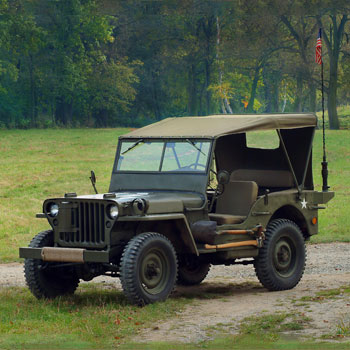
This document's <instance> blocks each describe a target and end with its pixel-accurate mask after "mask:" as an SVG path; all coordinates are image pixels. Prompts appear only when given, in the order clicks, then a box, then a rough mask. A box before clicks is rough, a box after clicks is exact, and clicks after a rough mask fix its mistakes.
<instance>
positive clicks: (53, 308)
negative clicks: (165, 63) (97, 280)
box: [0, 284, 190, 349]
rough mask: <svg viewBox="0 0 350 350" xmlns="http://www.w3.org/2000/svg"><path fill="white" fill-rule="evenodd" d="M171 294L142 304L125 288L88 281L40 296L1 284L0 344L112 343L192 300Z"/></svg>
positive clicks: (14, 346)
mask: <svg viewBox="0 0 350 350" xmlns="http://www.w3.org/2000/svg"><path fill="white" fill-rule="evenodd" d="M189 302H190V301H189V299H185V298H176V299H173V298H170V299H168V300H167V301H166V302H163V303H157V304H152V305H148V306H145V307H143V308H140V307H137V306H132V305H129V304H128V302H127V301H126V299H125V297H124V296H123V295H122V293H121V292H119V291H116V290H111V289H109V290H106V289H103V288H102V287H101V286H100V285H96V284H92V285H84V286H83V287H79V289H78V291H77V292H76V294H74V295H73V296H70V297H61V298H58V299H55V300H36V299H35V298H34V297H33V296H32V295H31V294H30V292H29V291H28V290H27V288H3V289H0V349H22V348H26V349H28V348H35V349H40V348H42V349H102V348H103V349H105V348H107V349H110V348H115V347H117V346H118V345H120V344H121V343H124V342H126V341H130V340H131V339H132V336H133V335H135V334H137V333H138V332H139V331H140V330H142V329H143V328H146V327H147V328H148V327H152V326H157V325H159V324H160V323H161V321H162V320H164V319H167V318H169V317H172V316H174V315H175V312H179V311H181V309H182V308H183V307H184V306H185V305H186V304H187V303H189Z"/></svg>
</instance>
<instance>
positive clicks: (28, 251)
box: [19, 247, 110, 264]
mask: <svg viewBox="0 0 350 350" xmlns="http://www.w3.org/2000/svg"><path fill="white" fill-rule="evenodd" d="M19 257H20V258H25V259H38V260H43V261H51V262H65V263H66V262H68V263H81V264H83V263H86V262H96V263H108V262H109V261H110V252H108V251H100V250H87V249H80V248H56V247H43V248H27V247H22V248H19Z"/></svg>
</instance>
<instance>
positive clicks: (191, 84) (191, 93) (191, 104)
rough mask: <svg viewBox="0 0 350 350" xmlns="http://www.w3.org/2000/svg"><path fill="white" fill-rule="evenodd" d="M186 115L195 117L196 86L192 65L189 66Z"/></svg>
mask: <svg viewBox="0 0 350 350" xmlns="http://www.w3.org/2000/svg"><path fill="white" fill-rule="evenodd" d="M188 113H189V115H191V116H194V115H197V84H196V74H195V66H194V65H193V64H191V65H190V70H189V74H188Z"/></svg>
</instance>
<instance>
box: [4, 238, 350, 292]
mask: <svg viewBox="0 0 350 350" xmlns="http://www.w3.org/2000/svg"><path fill="white" fill-rule="evenodd" d="M341 273H350V243H324V244H310V245H308V246H307V263H306V269H305V274H306V275H307V274H341ZM232 278H234V279H235V280H237V279H238V280H244V279H247V278H255V272H254V269H253V268H252V266H249V265H248V266H241V265H234V266H222V265H218V266H212V268H211V270H210V272H209V274H208V277H207V279H206V282H209V281H210V280H211V279H223V280H227V281H230V280H231V279H232ZM94 281H96V282H101V281H104V282H106V283H116V282H117V285H119V281H116V280H115V279H113V278H108V277H104V276H103V277H98V278H96V279H94ZM24 285H25V280H24V276H23V265H22V264H19V263H13V264H0V286H24Z"/></svg>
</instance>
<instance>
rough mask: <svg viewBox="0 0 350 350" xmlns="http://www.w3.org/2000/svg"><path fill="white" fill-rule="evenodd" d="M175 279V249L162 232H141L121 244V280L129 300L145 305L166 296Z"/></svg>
mask: <svg viewBox="0 0 350 350" xmlns="http://www.w3.org/2000/svg"><path fill="white" fill-rule="evenodd" d="M176 279H177V258H176V253H175V250H174V247H173V245H172V244H171V242H170V241H169V240H168V239H167V238H166V237H165V236H163V235H161V234H159V233H154V232H147V233H142V234H140V235H138V236H136V237H134V238H133V239H131V240H130V241H129V243H128V244H127V245H126V247H125V248H124V251H123V255H122V258H121V261H120V280H121V283H122V287H123V291H124V293H125V295H126V297H127V298H128V299H129V301H130V302H131V303H133V304H137V305H146V304H150V303H154V302H156V301H163V300H165V299H166V298H167V297H168V296H169V294H170V293H171V292H172V290H173V289H174V286H175V282H176Z"/></svg>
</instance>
